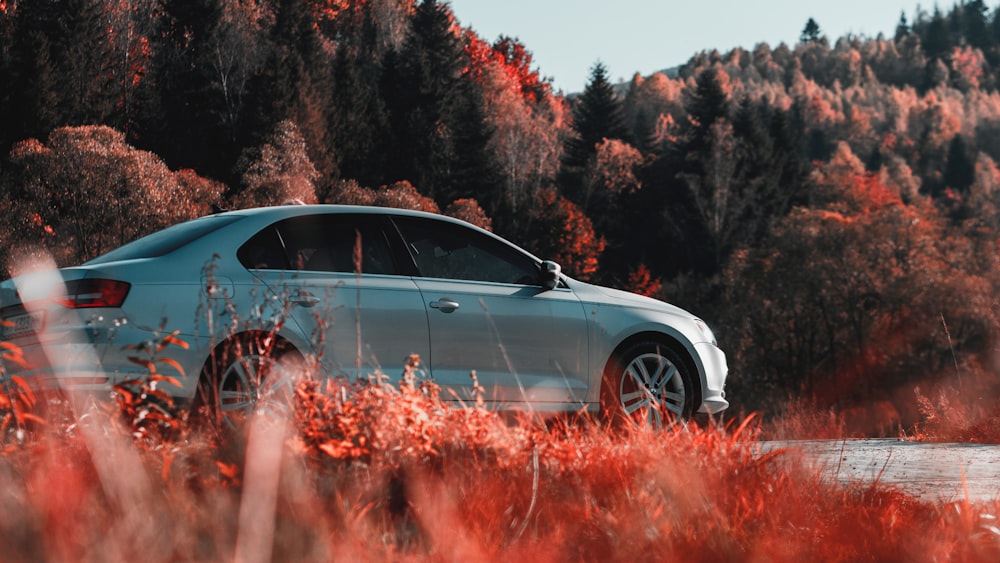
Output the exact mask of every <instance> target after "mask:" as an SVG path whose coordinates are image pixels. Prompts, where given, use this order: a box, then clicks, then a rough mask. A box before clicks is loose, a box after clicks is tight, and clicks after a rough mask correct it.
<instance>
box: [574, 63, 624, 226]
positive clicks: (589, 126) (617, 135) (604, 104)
mask: <svg viewBox="0 0 1000 563" xmlns="http://www.w3.org/2000/svg"><path fill="white" fill-rule="evenodd" d="M572 114H573V122H572V131H571V134H570V136H569V137H568V138H567V139H566V142H565V144H564V152H563V159H562V169H561V170H560V173H559V184H560V185H561V187H562V189H563V193H564V194H565V195H566V197H568V198H569V199H570V200H571V201H573V202H574V203H576V204H577V205H585V200H587V199H588V197H587V195H586V192H587V190H586V188H585V186H584V182H585V179H584V169H585V167H586V166H587V163H588V162H589V161H590V160H591V158H593V156H594V154H595V153H596V152H597V146H598V145H599V144H600V143H601V142H602V141H604V140H605V139H608V140H613V139H619V140H627V136H628V127H627V126H626V123H625V112H624V109H623V108H622V102H621V100H620V99H619V97H618V95H617V94H616V93H615V90H614V87H613V86H612V85H611V83H610V82H609V81H608V69H607V67H605V66H604V63H602V62H600V61H598V62H597V63H595V64H594V66H593V67H591V69H590V80H589V81H588V82H587V86H586V87H585V88H584V90H583V93H582V94H581V95H580V97H579V98H577V99H576V100H574V101H573V106H572ZM583 211H584V213H589V212H590V210H589V209H583Z"/></svg>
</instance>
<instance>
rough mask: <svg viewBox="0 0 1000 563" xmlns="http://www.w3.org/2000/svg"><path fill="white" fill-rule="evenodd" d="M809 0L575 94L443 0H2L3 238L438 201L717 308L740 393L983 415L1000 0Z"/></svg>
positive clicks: (37, 244) (578, 265)
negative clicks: (846, 21) (710, 46)
mask: <svg viewBox="0 0 1000 563" xmlns="http://www.w3.org/2000/svg"><path fill="white" fill-rule="evenodd" d="M803 24H804V27H803V29H802V32H801V37H800V39H799V41H798V42H797V43H796V44H794V45H786V44H780V45H773V46H772V45H768V44H765V43H761V44H758V45H754V46H746V47H745V48H738V49H734V50H732V51H729V52H718V51H715V50H705V51H702V52H699V53H696V54H694V55H693V56H692V57H691V59H690V60H688V61H687V62H686V63H685V64H684V65H682V66H681V67H679V68H677V69H672V70H671V71H670V72H666V71H665V72H661V73H656V74H653V75H651V76H639V75H636V76H634V77H633V78H632V80H631V81H630V82H628V83H620V84H613V83H611V82H610V81H609V74H610V72H609V69H607V68H605V66H604V65H602V64H601V63H600V62H595V64H594V66H593V68H592V70H591V73H590V76H589V78H588V82H587V86H586V88H585V90H584V91H583V92H580V93H564V92H556V91H554V90H553V88H552V86H551V83H550V81H548V80H547V79H546V78H545V76H544V72H543V70H542V69H543V68H544V63H545V61H536V60H534V59H533V57H532V54H531V50H530V49H531V46H530V45H524V44H522V43H521V42H520V41H519V40H518V39H517V38H512V37H506V36H501V37H498V38H483V37H479V36H478V35H477V34H476V33H475V31H474V30H473V29H471V28H468V27H464V26H463V25H462V22H460V21H457V20H456V19H455V17H454V16H453V14H452V13H451V10H450V7H449V5H448V3H447V2H443V1H437V0H419V1H417V0H235V1H234V0H31V1H26V0H20V1H18V0H6V1H2V0H0V84H2V85H3V86H2V87H0V259H2V260H3V261H4V262H5V263H6V262H7V261H9V260H12V259H14V258H16V257H17V256H19V255H21V254H23V253H31V252H37V251H39V250H41V249H44V250H45V251H47V252H49V253H51V254H52V255H53V257H54V258H55V259H56V262H57V263H58V264H59V265H70V264H74V263H79V262H81V261H84V260H87V259H89V258H92V257H94V256H96V255H98V254H100V253H103V252H105V251H107V250H110V249H112V248H114V247H116V246H119V245H120V244H122V243H124V242H127V241H129V240H132V239H134V238H136V237H138V236H141V235H143V234H145V233H148V232H151V231H153V230H156V229H159V228H162V227H164V226H167V225H170V224H173V223H176V222H178V221H181V220H184V219H187V218H193V217H196V216H199V215H203V214H207V213H211V212H213V211H214V210H218V209H232V208H240V207H249V206H258V205H274V204H280V203H281V202H284V201H287V200H290V199H297V200H301V201H305V202H321V203H350V204H374V205H386V206H398V207H407V208H413V209H422V210H428V211H434V212H442V213H445V214H448V215H452V216H456V217H459V218H462V219H465V220H468V221H470V222H473V223H475V224H477V225H480V226H482V227H484V228H487V229H491V230H492V231H494V232H496V233H498V234H500V235H502V236H504V237H506V238H508V239H510V240H512V241H514V242H516V243H518V244H519V245H521V246H523V247H525V248H526V249H528V250H529V251H531V252H533V253H534V254H536V255H538V256H539V257H541V258H545V259H552V260H555V261H557V262H559V263H561V264H562V266H563V269H564V271H565V272H567V273H568V274H570V275H572V276H574V277H577V278H580V279H584V280H588V281H592V282H596V283H600V284H605V285H610V286H615V287H620V288H624V289H628V290H631V291H635V292H639V293H643V294H647V295H653V296H655V297H658V298H662V299H665V300H668V301H671V302H674V303H677V304H679V305H681V306H683V307H685V308H687V309H689V310H692V311H694V312H695V313H697V314H699V315H700V316H702V317H704V318H705V319H708V320H709V322H710V323H711V324H712V326H713V328H714V329H715V331H716V334H717V335H718V336H719V340H720V344H721V346H722V347H723V348H724V349H725V350H726V351H727V354H728V356H729V363H730V367H731V374H730V381H729V385H728V394H729V396H730V400H731V402H732V404H733V408H732V410H733V411H734V412H735V413H737V414H738V413H748V412H751V411H762V412H765V413H778V412H782V411H787V410H788V409H810V410H812V411H813V412H819V413H824V412H830V413H840V414H842V415H844V413H847V414H846V415H844V416H845V417H846V418H845V420H846V422H845V424H846V425H847V431H848V432H858V433H863V434H866V435H872V434H879V433H882V434H895V433H897V432H899V430H900V429H903V428H906V427H907V425H910V424H912V423H914V421H916V420H918V419H919V417H920V412H921V405H923V406H924V407H927V406H928V405H936V406H938V407H943V406H947V405H951V407H952V408H955V405H962V408H964V409H966V410H967V412H968V413H975V412H979V413H981V414H983V415H984V416H985V415H988V414H990V413H991V412H992V413H993V414H996V413H995V410H996V407H995V406H993V397H995V396H996V395H997V391H1000V355H998V348H997V342H998V340H997V337H998V336H1000V310H998V302H997V299H996V297H995V295H997V290H998V289H1000V270H998V269H997V263H996V254H997V251H998V250H1000V165H998V164H997V163H998V161H1000V90H998V87H1000V7H990V6H988V5H987V3H986V2H984V1H982V0H972V1H964V0H963V1H960V2H958V3H956V4H955V5H953V6H951V7H949V8H947V9H942V8H938V7H937V6H935V8H934V9H933V10H931V11H926V10H922V9H920V8H919V7H915V9H914V12H913V13H911V14H906V13H903V14H901V15H900V19H899V21H898V23H897V25H896V28H895V33H894V35H893V36H892V37H884V36H881V35H880V36H878V37H858V36H845V37H839V38H830V37H827V36H825V35H824V34H823V32H822V27H821V24H822V22H816V21H813V20H811V19H810V20H809V21H808V22H803ZM624 70H626V69H615V71H616V72H621V71H624ZM977 409H978V410H977Z"/></svg>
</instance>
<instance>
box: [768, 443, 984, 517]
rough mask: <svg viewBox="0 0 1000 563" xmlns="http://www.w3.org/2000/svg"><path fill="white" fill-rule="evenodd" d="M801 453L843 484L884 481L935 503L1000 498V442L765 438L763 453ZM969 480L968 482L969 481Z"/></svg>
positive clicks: (808, 460) (981, 500)
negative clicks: (772, 439)
mask: <svg viewBox="0 0 1000 563" xmlns="http://www.w3.org/2000/svg"><path fill="white" fill-rule="evenodd" d="M775 448H787V449H789V450H790V453H793V452H796V451H801V452H802V454H803V456H804V459H805V460H806V461H807V462H808V463H816V464H819V467H821V468H822V469H823V470H824V471H826V472H828V473H830V474H831V475H832V476H833V477H834V478H836V479H837V480H839V481H840V482H842V483H858V482H866V483H867V482H874V481H876V480H877V481H879V482H881V483H883V484H886V485H893V486H896V487H899V488H900V489H901V490H903V491H905V492H906V493H908V494H910V495H913V496H915V497H918V498H920V499H921V500H927V501H933V502H952V501H960V500H963V499H964V498H965V494H966V491H968V495H969V499H970V500H971V501H973V502H987V501H995V500H1000V445H994V444H933V443H926V442H908V441H902V440H896V439H879V440H802V441H795V440H792V441H783V442H761V449H762V450H763V451H770V450H773V449H775ZM963 478H964V481H965V484H964V485H963Z"/></svg>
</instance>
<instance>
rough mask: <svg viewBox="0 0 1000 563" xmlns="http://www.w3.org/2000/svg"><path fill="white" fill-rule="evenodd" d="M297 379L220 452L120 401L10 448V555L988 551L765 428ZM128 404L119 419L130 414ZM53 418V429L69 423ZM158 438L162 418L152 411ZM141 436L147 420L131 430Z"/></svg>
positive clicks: (978, 556)
mask: <svg viewBox="0 0 1000 563" xmlns="http://www.w3.org/2000/svg"><path fill="white" fill-rule="evenodd" d="M418 375H419V366H418V364H417V363H416V359H414V361H413V362H411V366H410V369H409V370H408V374H406V375H405V376H404V377H403V378H402V380H401V383H400V384H399V385H391V384H389V383H388V382H387V381H386V380H385V379H384V378H379V377H375V378H373V379H372V380H371V381H364V382H347V381H337V380H331V381H329V382H325V383H319V382H316V381H305V382H303V383H302V384H301V385H300V386H299V387H298V389H297V393H296V404H295V411H294V419H292V420H281V419H267V418H264V417H255V418H254V420H253V422H252V424H251V425H250V428H249V429H248V430H247V434H246V435H234V436H230V437H229V439H228V440H226V441H219V440H218V434H215V433H211V432H206V431H203V429H201V428H198V427H196V426H195V424H194V423H193V422H192V421H187V420H186V418H185V416H184V413H183V412H182V411H178V410H171V409H169V408H164V406H163V405H162V404H158V405H157V407H156V409H155V410H156V412H157V413H159V414H160V415H161V416H168V415H169V416H172V417H174V418H170V419H169V420H171V423H170V424H168V425H167V426H168V427H170V428H171V429H173V430H172V431H171V432H159V431H157V432H150V431H149V427H147V426H140V427H136V421H137V418H136V417H135V413H136V412H141V411H142V406H141V405H137V404H135V402H134V401H135V400H137V398H140V397H142V396H143V394H141V393H140V394H133V395H131V396H129V400H128V401H126V402H124V403H119V404H118V405H111V406H108V407H105V408H92V409H91V410H89V411H86V412H83V413H82V414H80V413H78V414H77V417H76V418H75V419H73V420H70V421H67V422H65V423H64V422H59V421H57V422H52V423H49V424H47V425H45V426H41V427H37V428H36V429H35V430H34V432H33V433H32V434H31V435H30V437H29V439H27V440H22V441H17V440H11V439H7V440H6V441H5V442H4V446H3V450H2V455H0V479H2V480H3V483H4V487H3V489H2V492H0V553H2V554H3V559H4V560H7V561H21V560H24V561H28V560H30V561H37V560H94V561H97V560H101V561H103V560H125V559H142V560H145V561H188V560H199V561H204V560H234V559H236V560H241V561H257V560H259V561H267V560H276V561H291V560H295V561H330V560H342V559H349V560H368V561H372V560H427V559H430V560H463V561H490V560H502V559H512V560H522V559H529V558H530V560H532V561H565V560H614V561H618V560H620V561H648V560H657V561H660V560H673V559H683V560H695V561H720V560H723V561H802V560H824V561H859V560H906V561H941V560H961V561H995V560H998V559H1000V528H998V524H997V520H996V515H997V514H998V513H1000V502H993V503H985V504H979V505H976V504H972V503H968V502H961V503H953V504H941V505H939V504H929V503H925V502H920V501H918V500H916V499H915V498H912V497H909V496H907V495H905V494H903V493H901V492H899V491H896V490H893V489H890V488H886V487H882V486H879V485H861V484H858V485H843V484H838V483H836V482H834V480H833V479H832V478H831V477H829V476H827V475H825V474H823V473H822V472H820V470H817V469H812V468H810V467H808V466H807V465H805V464H803V463H801V462H800V460H799V459H798V458H797V457H796V456H795V455H793V454H791V453H789V452H784V451H776V452H771V453H768V454H763V453H761V450H760V448H759V445H758V442H757V438H758V436H759V433H760V425H759V424H758V421H757V420H756V418H755V417H749V418H747V419H745V420H744V421H743V422H742V423H741V424H739V425H735V424H730V425H729V426H727V427H720V426H717V425H710V426H708V427H704V428H703V427H698V426H696V425H693V424H691V425H687V426H676V427H673V428H669V429H666V430H658V431H657V430H650V429H646V428H638V427H637V428H623V429H615V430H609V429H606V428H603V427H601V426H600V425H598V424H593V423H586V422H579V423H568V422H564V421H560V422H554V423H552V424H549V425H542V424H538V423H537V422H534V421H530V420H524V421H511V420H509V419H504V418H501V417H499V416H498V415H496V414H495V413H492V412H489V411H486V410H484V409H482V408H480V407H478V406H476V405H475V404H470V405H467V406H465V407H464V408H453V407H452V406H450V404H449V403H448V402H446V401H444V400H442V398H441V397H440V395H439V392H438V389H437V388H436V386H434V385H433V383H431V382H429V381H426V380H422V379H420V378H419V377H418ZM122 413H124V416H123V414H122ZM61 420H62V419H60V421H61ZM157 427H158V428H160V427H163V425H162V420H161V421H160V422H159V423H158V426H157ZM142 429H145V430H144V431H142Z"/></svg>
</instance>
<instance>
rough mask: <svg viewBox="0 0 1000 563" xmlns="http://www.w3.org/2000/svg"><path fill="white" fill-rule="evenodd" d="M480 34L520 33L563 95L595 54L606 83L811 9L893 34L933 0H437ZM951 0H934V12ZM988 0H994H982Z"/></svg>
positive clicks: (833, 21) (764, 31)
mask: <svg viewBox="0 0 1000 563" xmlns="http://www.w3.org/2000/svg"><path fill="white" fill-rule="evenodd" d="M446 1H448V3H450V4H451V8H452V12H454V14H455V17H456V18H457V19H458V21H459V23H460V24H461V25H462V26H463V27H471V28H472V29H474V30H475V31H476V33H477V34H478V35H479V36H480V37H481V38H482V39H484V40H485V41H488V42H491V43H492V42H493V41H494V40H495V39H496V38H497V37H498V36H500V35H507V36H510V37H516V38H518V39H520V41H521V43H522V44H524V46H525V47H526V48H527V49H528V51H530V52H531V53H532V55H533V60H534V64H535V67H536V68H538V69H539V71H540V72H541V74H542V76H545V77H549V78H551V79H552V83H553V86H554V87H555V89H556V90H562V91H563V92H564V93H566V94H571V93H574V92H580V91H582V90H583V88H584V86H585V85H586V83H587V79H588V78H589V76H590V69H591V68H592V67H593V66H594V63H596V62H597V61H601V62H602V63H604V65H605V66H606V67H607V69H608V75H609V76H610V78H611V80H612V81H613V82H618V81H619V80H623V81H628V80H631V78H632V76H633V75H634V74H635V73H636V72H638V73H640V74H642V75H648V74H652V73H653V72H656V71H658V70H663V69H666V68H670V67H675V66H678V65H681V64H683V63H685V62H687V60H688V59H690V58H691V56H692V55H694V54H695V53H698V52H700V51H706V50H711V49H717V50H718V51H719V52H720V53H725V52H726V51H729V50H731V49H732V48H734V47H743V48H745V49H747V50H751V49H753V47H754V46H755V45H757V44H758V43H767V44H769V45H770V46H771V47H772V48H774V47H777V46H778V44H780V43H781V42H785V43H786V44H788V45H789V46H794V45H795V44H796V43H798V40H799V36H800V35H801V34H802V29H803V28H804V27H805V25H806V21H808V19H809V18H810V17H811V18H813V19H814V20H816V23H818V24H819V27H820V31H821V32H822V34H823V35H825V36H826V37H827V38H828V39H829V40H830V42H831V44H832V43H833V42H835V41H836V39H837V38H839V37H842V36H844V35H847V34H853V35H857V36H865V37H870V38H874V37H876V36H877V35H878V34H879V33H880V32H881V33H884V34H885V35H886V36H887V37H891V36H892V35H893V34H894V33H895V29H896V24H897V23H898V22H899V16H900V14H901V13H904V12H905V14H906V19H907V21H909V22H911V23H912V22H913V20H914V17H915V14H916V10H917V7H918V5H919V6H920V8H921V9H922V10H924V11H925V12H929V11H931V10H933V8H934V4H935V3H934V1H933V0H925V1H924V2H923V4H919V2H918V0H446ZM956 3H958V0H939V1H938V2H937V5H938V6H939V7H940V8H941V10H942V11H943V12H948V11H950V9H951V7H952V6H953V5H954V4H956ZM986 4H987V6H989V7H990V8H993V7H994V6H995V2H993V1H988V2H987V3H986Z"/></svg>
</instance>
